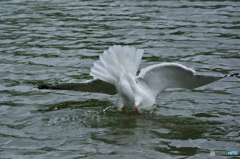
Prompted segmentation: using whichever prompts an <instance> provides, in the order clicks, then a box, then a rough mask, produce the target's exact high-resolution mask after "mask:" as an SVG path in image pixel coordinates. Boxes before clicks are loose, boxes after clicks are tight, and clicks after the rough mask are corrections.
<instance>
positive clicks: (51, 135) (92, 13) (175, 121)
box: [0, 0, 240, 159]
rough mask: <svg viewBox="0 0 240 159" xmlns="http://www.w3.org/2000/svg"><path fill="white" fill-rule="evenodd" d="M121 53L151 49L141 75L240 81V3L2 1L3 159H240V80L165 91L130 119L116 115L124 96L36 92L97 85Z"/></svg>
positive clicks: (0, 110) (0, 145) (0, 120)
mask: <svg viewBox="0 0 240 159" xmlns="http://www.w3.org/2000/svg"><path fill="white" fill-rule="evenodd" d="M114 44H119V45H131V46H134V47H136V48H142V49H144V50H145V54H144V57H143V60H142V63H141V65H140V67H141V68H142V67H146V66H148V65H151V64H157V63H160V62H178V63H180V64H183V65H186V66H188V67H190V68H192V69H195V70H196V71H198V72H200V73H206V74H227V73H236V72H240V53H239V50H240V2H239V1H237V0H235V1H234V0H232V1H219V0H215V1H214V0H212V1H207V0H206V1H193V0H189V1H187V0H186V1H150V0H149V1H118V0H115V1H111V0H108V1H107V0H102V1H80V0H79V1H78V0H76V1H75V0H53V1H44V0H42V1H41V0H1V1H0V61H1V62H0V158H24V159H25V158H134V159H135V158H217V157H211V156H210V154H209V152H210V150H227V151H238V152H240V131H239V130H240V126H239V125H240V79H239V78H226V79H223V80H220V81H217V82H215V83H212V84H209V85H207V86H204V87H201V88H198V89H195V90H186V89H175V90H166V91H164V92H162V93H161V94H160V96H159V97H158V99H157V108H156V110H155V112H154V113H152V114H148V115H138V114H135V113H133V114H129V115H128V116H125V115H123V114H121V113H119V112H118V111H117V110H116V108H115V106H116V105H117V103H118V98H117V96H110V95H105V94H97V93H84V92H78V91H63V90H62V91H59V90H41V91H39V90H38V89H37V88H36V86H38V85H41V84H48V83H56V82H81V81H84V80H87V79H91V78H92V77H91V76H90V75H89V71H90V68H91V67H92V63H93V62H94V61H95V60H97V59H98V56H99V55H100V54H101V53H102V52H103V50H106V49H107V48H108V47H109V46H112V45H114ZM106 108H108V110H107V111H104V110H105V109H106Z"/></svg>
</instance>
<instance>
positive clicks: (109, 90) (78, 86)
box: [37, 79, 117, 95]
mask: <svg viewBox="0 0 240 159" xmlns="http://www.w3.org/2000/svg"><path fill="white" fill-rule="evenodd" d="M37 88H38V89H58V90H74V91H82V92H96V93H106V94H110V95H114V94H117V91H116V88H115V86H114V85H112V84H109V83H107V82H104V81H102V80H99V79H93V80H90V81H87V82H83V83H58V84H50V85H42V86H38V87H37Z"/></svg>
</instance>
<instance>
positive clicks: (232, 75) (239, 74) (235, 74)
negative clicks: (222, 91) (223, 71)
mask: <svg viewBox="0 0 240 159" xmlns="http://www.w3.org/2000/svg"><path fill="white" fill-rule="evenodd" d="M235 76H240V73H233V74H229V75H224V77H235Z"/></svg>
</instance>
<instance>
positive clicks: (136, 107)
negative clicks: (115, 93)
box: [135, 105, 143, 114]
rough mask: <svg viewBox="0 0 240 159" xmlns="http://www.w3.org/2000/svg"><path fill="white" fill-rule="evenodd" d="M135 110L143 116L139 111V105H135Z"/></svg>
mask: <svg viewBox="0 0 240 159" xmlns="http://www.w3.org/2000/svg"><path fill="white" fill-rule="evenodd" d="M135 110H136V111H137V112H138V113H139V114H143V113H142V112H140V111H139V110H138V106H137V105H135Z"/></svg>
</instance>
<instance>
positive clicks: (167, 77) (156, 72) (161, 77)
mask: <svg viewBox="0 0 240 159" xmlns="http://www.w3.org/2000/svg"><path fill="white" fill-rule="evenodd" d="M235 75H239V74H232V75H229V76H235ZM227 76H228V75H225V76H224V75H222V76H217V75H200V74H196V72H195V71H194V70H192V69H190V68H187V67H185V66H183V65H181V64H177V63H161V64H157V65H152V66H149V67H146V68H144V69H142V70H141V72H140V74H139V77H138V78H137V81H138V82H140V83H142V84H143V83H144V84H145V85H147V86H148V87H149V89H150V90H151V91H152V93H153V95H155V96H158V94H159V93H160V92H161V91H163V90H164V89H166V88H187V89H193V88H197V87H200V86H203V85H206V84H209V83H212V82H214V81H217V80H219V79H222V78H224V77H227Z"/></svg>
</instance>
